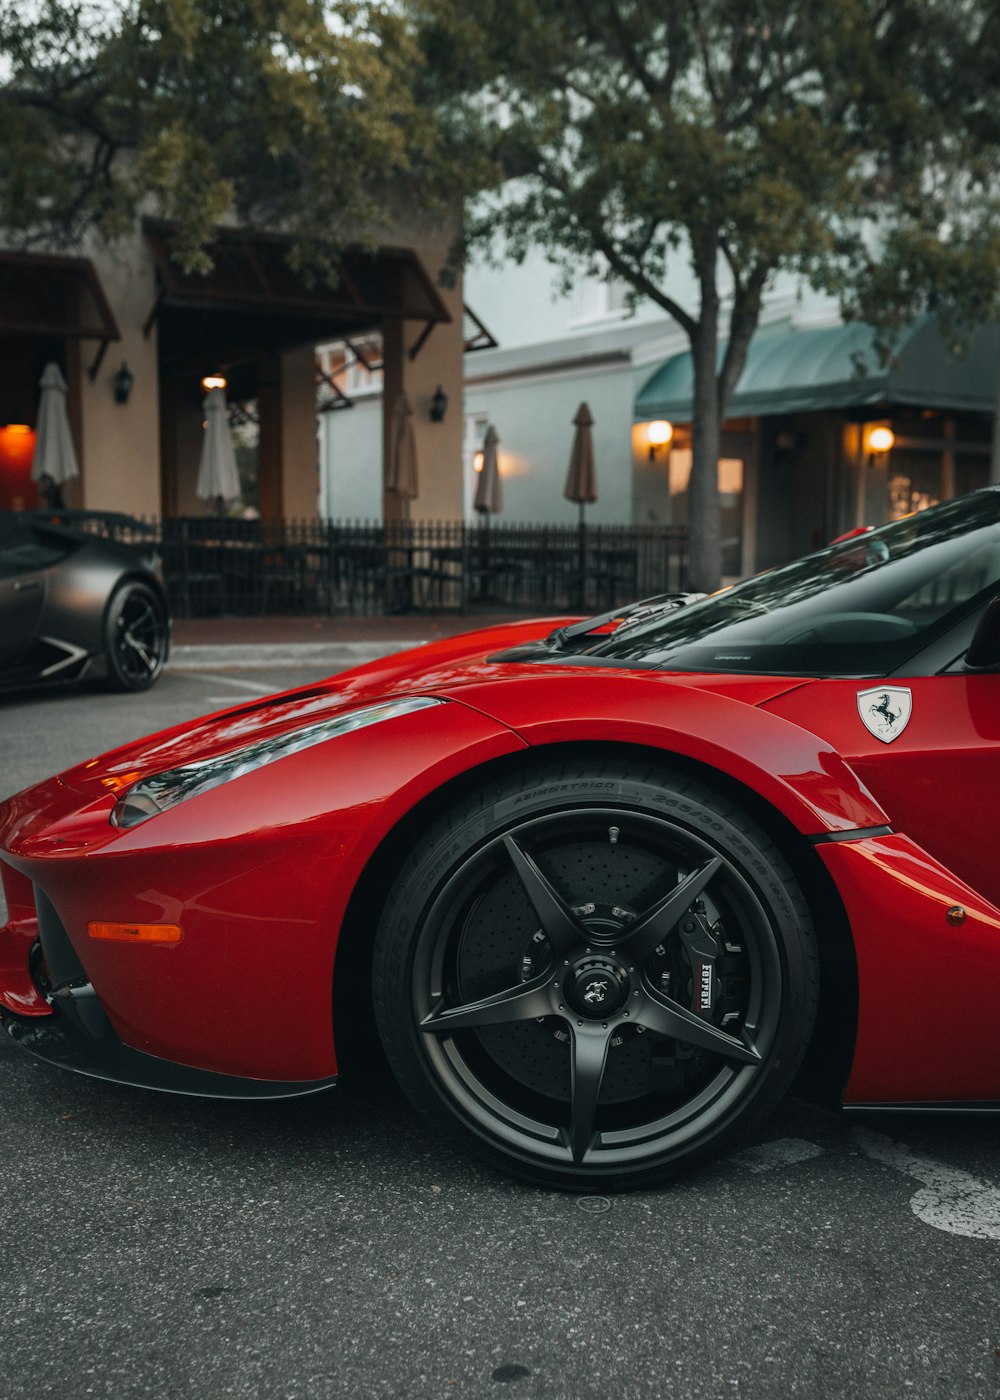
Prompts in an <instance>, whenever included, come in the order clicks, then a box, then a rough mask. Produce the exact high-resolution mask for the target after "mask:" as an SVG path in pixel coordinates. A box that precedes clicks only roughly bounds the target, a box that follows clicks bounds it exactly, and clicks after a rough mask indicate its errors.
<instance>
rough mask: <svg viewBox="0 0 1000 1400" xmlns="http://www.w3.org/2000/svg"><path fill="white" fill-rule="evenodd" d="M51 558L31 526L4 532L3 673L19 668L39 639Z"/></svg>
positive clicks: (0, 538)
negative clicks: (39, 627)
mask: <svg viewBox="0 0 1000 1400" xmlns="http://www.w3.org/2000/svg"><path fill="white" fill-rule="evenodd" d="M51 556H52V551H51V550H46V549H45V548H44V546H40V544H39V542H38V541H37V540H36V538H35V534H34V531H33V530H32V529H31V527H30V525H27V524H25V523H22V522H20V521H16V520H14V521H10V522H8V523H7V525H6V527H4V528H2V529H0V671H9V670H12V669H13V668H14V667H15V666H16V665H17V663H18V661H19V660H20V658H21V656H22V655H23V654H24V652H25V650H26V649H27V646H28V643H29V642H30V641H31V639H32V637H33V636H34V635H35V628H36V626H37V623H38V620H39V618H40V616H41V612H42V606H43V604H44V602H45V593H46V584H47V579H46V568H47V567H48V566H50V565H51V563H52V557H51Z"/></svg>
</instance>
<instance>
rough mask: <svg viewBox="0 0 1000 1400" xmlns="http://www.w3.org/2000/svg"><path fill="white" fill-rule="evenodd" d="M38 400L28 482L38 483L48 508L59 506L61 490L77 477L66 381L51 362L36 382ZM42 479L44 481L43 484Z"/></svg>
mask: <svg viewBox="0 0 1000 1400" xmlns="http://www.w3.org/2000/svg"><path fill="white" fill-rule="evenodd" d="M39 383H40V384H41V386H42V396H41V398H40V399H39V402H38V432H37V436H36V437H35V455H34V457H33V458H32V462H31V479H32V481H37V482H41V483H42V485H43V490H44V492H45V494H47V495H49V496H51V497H52V498H53V499H51V500H50V501H49V502H48V504H49V505H50V506H54V505H59V504H60V499H59V498H60V496H61V494H62V493H61V488H62V487H63V486H64V485H65V484H66V482H67V481H71V480H72V479H73V477H75V476H79V475H80V469H79V467H78V466H77V464H76V452H75V451H74V450H73V439H72V437H71V435H70V431H69V415H68V414H67V412H66V394H67V386H66V381H65V379H64V378H63V376H62V371H61V370H60V368H59V366H58V365H57V364H55V363H54V362H53V361H51V360H50V361H49V363H48V364H47V365H46V366H45V369H44V370H43V371H42V377H41V379H40V380H39ZM43 478H48V480H47V481H43Z"/></svg>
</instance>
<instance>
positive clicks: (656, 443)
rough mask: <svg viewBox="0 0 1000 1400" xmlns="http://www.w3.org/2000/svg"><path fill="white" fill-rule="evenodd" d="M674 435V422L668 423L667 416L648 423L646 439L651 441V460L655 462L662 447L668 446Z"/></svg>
mask: <svg viewBox="0 0 1000 1400" xmlns="http://www.w3.org/2000/svg"><path fill="white" fill-rule="evenodd" d="M673 435H674V425H673V423H668V422H667V421H666V419H665V418H657V419H656V420H655V422H652V423H647V424H646V441H647V442H648V443H649V460H650V461H651V462H654V461H655V460H656V457H657V454H658V453H659V450H660V448H661V447H668V446H669V445H670V440H671V438H672V437H673Z"/></svg>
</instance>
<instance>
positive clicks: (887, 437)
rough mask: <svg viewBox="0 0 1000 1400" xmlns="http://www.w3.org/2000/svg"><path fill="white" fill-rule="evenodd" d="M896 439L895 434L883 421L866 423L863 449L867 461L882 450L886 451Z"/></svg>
mask: <svg viewBox="0 0 1000 1400" xmlns="http://www.w3.org/2000/svg"><path fill="white" fill-rule="evenodd" d="M895 441H896V434H895V433H894V432H893V431H892V429H891V428H889V427H887V426H886V425H885V424H884V423H878V424H868V426H867V427H866V428H865V450H866V452H867V454H868V459H869V461H870V460H871V459H872V458H873V457H875V456H878V455H881V454H882V453H883V452H888V451H890V449H891V448H892V445H893V443H894V442H895Z"/></svg>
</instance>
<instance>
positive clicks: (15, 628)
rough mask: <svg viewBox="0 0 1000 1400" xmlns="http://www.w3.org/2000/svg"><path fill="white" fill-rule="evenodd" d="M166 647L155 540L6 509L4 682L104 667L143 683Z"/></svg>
mask: <svg viewBox="0 0 1000 1400" xmlns="http://www.w3.org/2000/svg"><path fill="white" fill-rule="evenodd" d="M169 647H170V616H169V612H168V610H167V598H166V593H165V590H164V586H163V577H162V570H161V568H160V563H159V559H158V558H157V556H156V553H155V551H154V550H153V549H152V548H151V547H136V546H132V545H127V544H121V543H118V542H117V541H115V540H111V539H104V538H101V537H99V536H97V535H94V534H90V533H86V532H85V531H83V530H82V529H74V528H72V527H71V526H69V525H67V524H62V523H54V522H53V520H52V518H51V517H43V516H41V515H31V514H30V513H25V512H22V513H10V512H0V688H2V689H9V688H12V687H15V686H24V685H36V684H42V683H48V682H56V683H58V682H67V681H79V680H83V679H85V678H89V677H102V678H104V679H105V680H106V681H107V683H108V684H109V685H110V686H111V687H112V688H113V689H115V690H145V689H147V687H149V686H151V685H152V684H153V682H154V681H155V680H156V678H157V676H158V675H159V674H160V672H161V670H162V669H163V664H164V662H165V661H166V659H167V654H168V651H169Z"/></svg>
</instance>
